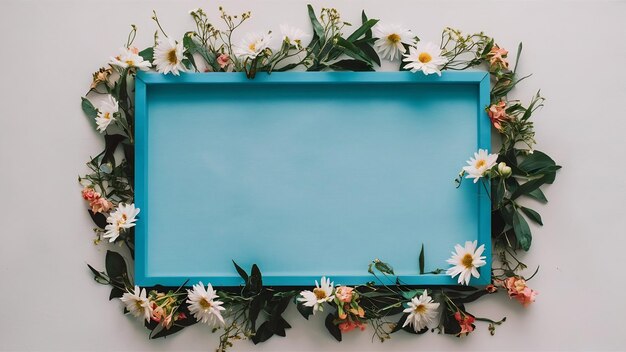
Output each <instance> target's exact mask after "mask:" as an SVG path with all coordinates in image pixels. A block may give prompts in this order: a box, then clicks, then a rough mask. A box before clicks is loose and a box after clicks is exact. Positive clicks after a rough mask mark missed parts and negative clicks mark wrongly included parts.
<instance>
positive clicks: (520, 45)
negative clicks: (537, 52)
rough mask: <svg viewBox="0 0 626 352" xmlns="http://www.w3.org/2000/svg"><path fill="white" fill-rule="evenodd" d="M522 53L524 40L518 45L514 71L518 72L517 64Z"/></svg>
mask: <svg viewBox="0 0 626 352" xmlns="http://www.w3.org/2000/svg"><path fill="white" fill-rule="evenodd" d="M520 55H522V42H520V43H519V45H518V46H517V56H516V57H515V67H514V68H513V73H515V72H517V64H518V63H519V57H520Z"/></svg>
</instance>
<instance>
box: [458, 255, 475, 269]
mask: <svg viewBox="0 0 626 352" xmlns="http://www.w3.org/2000/svg"><path fill="white" fill-rule="evenodd" d="M461 264H463V266H464V267H466V268H467V269H471V268H473V267H474V258H473V257H472V255H471V254H469V253H467V254H466V255H465V256H464V257H463V259H461Z"/></svg>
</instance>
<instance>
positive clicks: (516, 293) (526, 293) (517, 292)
mask: <svg viewBox="0 0 626 352" xmlns="http://www.w3.org/2000/svg"><path fill="white" fill-rule="evenodd" d="M502 285H503V286H504V287H505V288H506V289H507V290H508V293H509V297H511V298H515V299H516V300H517V301H519V302H520V303H521V304H522V305H523V306H524V307H527V306H528V305H529V304H531V303H533V302H534V301H535V297H536V296H537V295H538V294H539V293H538V292H537V291H534V290H532V289H531V288H530V287H528V286H527V285H526V280H524V279H522V278H518V277H515V276H514V277H510V278H508V279H506V280H504V281H503V283H502Z"/></svg>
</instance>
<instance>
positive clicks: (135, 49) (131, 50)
mask: <svg viewBox="0 0 626 352" xmlns="http://www.w3.org/2000/svg"><path fill="white" fill-rule="evenodd" d="M128 50H129V51H130V52H131V53H133V54H135V55H137V54H139V49H137V47H134V46H131V47H130V48H128Z"/></svg>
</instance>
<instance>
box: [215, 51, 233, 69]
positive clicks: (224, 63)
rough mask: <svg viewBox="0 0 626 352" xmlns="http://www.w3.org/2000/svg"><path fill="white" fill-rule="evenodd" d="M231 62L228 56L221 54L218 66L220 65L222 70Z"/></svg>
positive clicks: (218, 58)
mask: <svg viewBox="0 0 626 352" xmlns="http://www.w3.org/2000/svg"><path fill="white" fill-rule="evenodd" d="M229 62H230V57H228V55H226V54H221V55H220V56H218V57H217V63H218V65H220V67H221V68H224V67H226V66H227V65H228V63H229Z"/></svg>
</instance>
